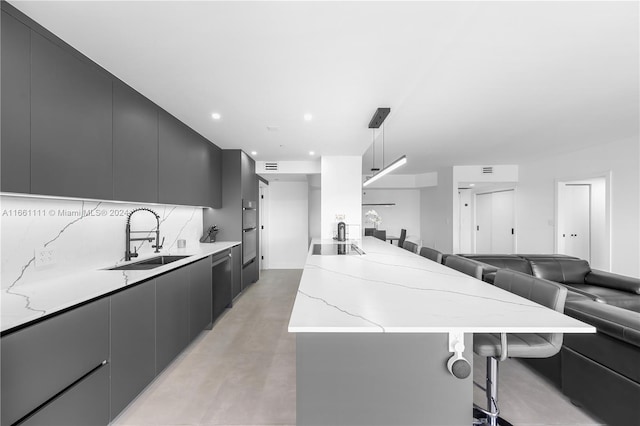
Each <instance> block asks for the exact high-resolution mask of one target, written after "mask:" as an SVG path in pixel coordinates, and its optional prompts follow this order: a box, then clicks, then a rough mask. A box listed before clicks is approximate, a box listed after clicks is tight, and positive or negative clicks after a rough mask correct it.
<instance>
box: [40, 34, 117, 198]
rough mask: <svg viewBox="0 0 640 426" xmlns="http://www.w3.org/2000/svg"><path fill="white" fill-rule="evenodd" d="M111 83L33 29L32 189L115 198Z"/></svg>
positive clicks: (50, 193) (83, 196) (61, 193)
mask: <svg viewBox="0 0 640 426" xmlns="http://www.w3.org/2000/svg"><path fill="white" fill-rule="evenodd" d="M111 114H112V84H111V79H110V78H109V77H108V76H107V75H105V74H103V73H102V72H100V71H99V70H98V69H97V67H95V66H91V65H90V64H89V63H86V62H84V61H81V60H80V59H79V58H77V57H75V56H74V55H72V54H71V53H70V52H67V51H66V50H64V49H62V48H60V47H58V46H57V45H56V44H54V43H52V42H51V41H49V40H48V39H46V38H44V37H43V36H41V35H39V34H38V33H36V32H35V31H32V32H31V192H32V193H35V194H46V195H62V196H71V197H82V198H99V199H111V198H112V197H113V172H112V167H113V160H112V117H111Z"/></svg>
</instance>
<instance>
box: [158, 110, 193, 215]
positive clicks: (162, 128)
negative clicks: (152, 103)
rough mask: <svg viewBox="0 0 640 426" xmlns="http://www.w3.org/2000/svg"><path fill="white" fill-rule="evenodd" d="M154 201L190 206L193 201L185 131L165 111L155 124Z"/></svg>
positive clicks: (184, 128) (188, 145)
mask: <svg viewBox="0 0 640 426" xmlns="http://www.w3.org/2000/svg"><path fill="white" fill-rule="evenodd" d="M158 137H159V148H158V149H159V155H158V159H159V160H158V167H159V170H158V187H159V193H158V201H159V202H161V203H167V204H187V205H188V204H191V201H192V200H193V199H194V198H195V196H194V194H195V189H194V188H193V187H192V182H191V170H190V167H189V159H190V158H191V157H192V156H193V154H192V153H191V152H190V150H192V147H191V144H190V143H189V139H188V138H187V129H186V127H185V126H184V125H183V124H182V123H181V122H180V121H178V120H177V119H175V118H174V117H173V116H171V115H170V114H168V113H166V112H165V111H160V113H159V122H158Z"/></svg>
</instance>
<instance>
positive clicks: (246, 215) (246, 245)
mask: <svg viewBox="0 0 640 426" xmlns="http://www.w3.org/2000/svg"><path fill="white" fill-rule="evenodd" d="M256 206H257V203H256V202H255V201H251V200H242V265H243V266H244V265H247V264H249V263H251V262H253V261H254V260H255V258H256V256H257V247H258V244H257V239H258V228H257V211H256Z"/></svg>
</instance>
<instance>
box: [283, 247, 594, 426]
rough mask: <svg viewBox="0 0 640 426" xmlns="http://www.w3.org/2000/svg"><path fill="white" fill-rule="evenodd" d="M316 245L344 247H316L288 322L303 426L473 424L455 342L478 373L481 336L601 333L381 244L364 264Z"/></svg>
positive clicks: (368, 251)
mask: <svg viewBox="0 0 640 426" xmlns="http://www.w3.org/2000/svg"><path fill="white" fill-rule="evenodd" d="M314 244H337V242H335V241H330V240H329V241H325V240H323V241H319V240H314V241H313V242H312V247H311V248H310V250H309V255H308V257H307V261H306V264H305V268H304V272H303V275H302V278H301V281H300V287H299V289H298V294H297V296H296V301H295V304H294V307H293V310H292V313H291V319H290V322H289V332H292V333H297V336H296V342H297V343H296V350H297V352H296V367H297V383H296V385H297V388H296V389H297V423H298V424H299V425H320V424H323V425H329V424H335V425H338V424H340V425H344V424H360V425H391V424H392V425H410V424H422V425H424V424H431V425H463V424H471V422H472V405H473V397H472V385H473V383H472V382H473V377H471V376H470V377H467V378H465V379H458V378H455V377H454V376H452V375H451V374H450V373H449V371H448V370H447V367H446V363H447V360H448V359H449V358H450V357H451V356H452V355H453V354H452V353H451V352H449V343H450V342H449V340H450V334H451V336H458V337H459V338H460V339H463V340H464V345H465V350H464V357H465V358H466V359H467V360H468V361H469V363H471V366H472V364H473V354H472V335H473V333H486V332H492V333H499V332H507V333H509V332H519V333H523V332H563V333H592V332H595V329H594V328H593V327H591V326H589V325H587V324H584V323H582V322H580V321H577V320H575V319H573V318H570V317H567V316H565V315H562V314H560V313H558V312H555V311H552V310H550V309H547V308H545V307H542V306H540V305H538V304H536V303H534V302H531V301H529V300H527V299H524V298H521V297H519V296H516V295H514V294H512V293H509V292H506V291H504V290H501V289H499V288H497V287H494V286H492V285H490V284H487V283H484V282H482V281H479V280H476V279H474V278H471V277H469V276H466V275H464V274H461V273H459V272H457V271H455V270H453V269H451V268H448V267H446V266H444V265H441V264H438V263H435V262H432V261H430V260H428V259H425V258H423V257H421V256H418V255H416V254H413V253H411V252H409V251H406V250H403V249H401V248H399V247H396V246H392V245H390V244H387V243H385V242H384V241H380V240H377V239H375V238H373V237H364V239H363V240H362V241H357V242H356V244H357V246H358V247H359V248H360V249H362V251H363V252H364V254H362V255H361V254H359V253H358V252H357V251H356V250H346V251H345V250H341V252H342V253H341V254H335V255H314V254H313V246H314ZM350 246H351V242H350V243H349V244H347V247H350ZM336 252H338V251H337V250H336ZM343 253H344V254H343Z"/></svg>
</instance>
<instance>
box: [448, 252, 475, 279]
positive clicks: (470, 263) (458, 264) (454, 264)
mask: <svg viewBox="0 0 640 426" xmlns="http://www.w3.org/2000/svg"><path fill="white" fill-rule="evenodd" d="M444 264H445V265H446V266H448V267H449V268H452V269H455V270H456V271H460V272H462V273H463V274H466V275H469V276H470V277H473V278H477V279H479V280H481V279H482V265H481V264H480V263H479V262H476V261H475V260H471V259H467V258H466V257H462V256H457V255H455V254H450V255H449V256H447V260H445V263H444Z"/></svg>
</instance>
